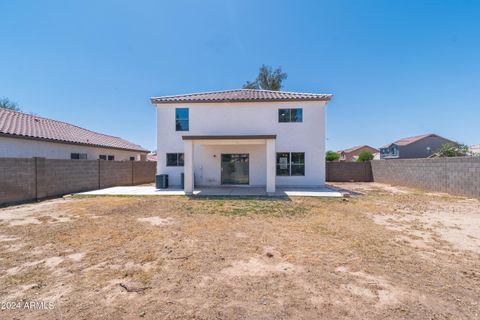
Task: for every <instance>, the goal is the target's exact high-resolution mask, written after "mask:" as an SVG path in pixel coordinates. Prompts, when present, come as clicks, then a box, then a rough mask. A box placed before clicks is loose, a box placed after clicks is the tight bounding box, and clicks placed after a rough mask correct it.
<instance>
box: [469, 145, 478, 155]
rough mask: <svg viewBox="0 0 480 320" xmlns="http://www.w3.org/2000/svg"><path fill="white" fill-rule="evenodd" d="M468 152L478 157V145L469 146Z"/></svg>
mask: <svg viewBox="0 0 480 320" xmlns="http://www.w3.org/2000/svg"><path fill="white" fill-rule="evenodd" d="M468 150H469V151H470V152H471V153H472V154H473V155H475V156H480V144H474V145H473V146H470V147H469V148H468Z"/></svg>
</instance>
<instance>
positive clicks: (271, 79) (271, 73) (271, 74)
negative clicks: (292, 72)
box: [243, 64, 288, 91]
mask: <svg viewBox="0 0 480 320" xmlns="http://www.w3.org/2000/svg"><path fill="white" fill-rule="evenodd" d="M287 76H288V75H287V74H286V73H285V72H283V71H282V67H278V68H276V69H275V70H273V68H272V67H270V66H267V65H264V64H263V65H262V66H261V67H260V69H259V70H258V76H257V78H256V79H255V81H252V82H250V81H247V82H246V83H245V84H244V85H243V89H262V90H274V91H279V90H280V89H282V82H283V80H285V79H287Z"/></svg>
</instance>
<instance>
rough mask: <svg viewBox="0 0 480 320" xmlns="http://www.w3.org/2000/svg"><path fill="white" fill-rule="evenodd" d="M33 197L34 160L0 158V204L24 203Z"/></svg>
mask: <svg viewBox="0 0 480 320" xmlns="http://www.w3.org/2000/svg"><path fill="white" fill-rule="evenodd" d="M35 195H36V178H35V159H34V158H30V159H18V158H0V203H2V202H4V203H8V202H16V201H26V200H30V199H34V198H35Z"/></svg>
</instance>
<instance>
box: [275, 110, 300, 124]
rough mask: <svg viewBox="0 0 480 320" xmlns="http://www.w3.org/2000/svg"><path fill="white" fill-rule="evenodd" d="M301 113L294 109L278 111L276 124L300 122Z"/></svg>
mask: <svg viewBox="0 0 480 320" xmlns="http://www.w3.org/2000/svg"><path fill="white" fill-rule="evenodd" d="M302 121H303V111H302V109H301V108H296V109H278V122H302Z"/></svg>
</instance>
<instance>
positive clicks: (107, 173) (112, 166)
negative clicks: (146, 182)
mask: <svg viewBox="0 0 480 320" xmlns="http://www.w3.org/2000/svg"><path fill="white" fill-rule="evenodd" d="M154 178H155V174H154V175H153V176H152V179H154ZM131 185H133V162H130V161H100V189H102V188H108V187H113V186H131Z"/></svg>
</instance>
